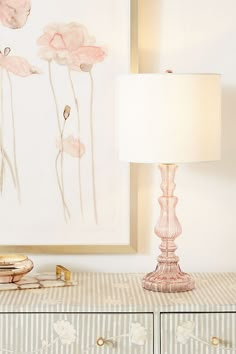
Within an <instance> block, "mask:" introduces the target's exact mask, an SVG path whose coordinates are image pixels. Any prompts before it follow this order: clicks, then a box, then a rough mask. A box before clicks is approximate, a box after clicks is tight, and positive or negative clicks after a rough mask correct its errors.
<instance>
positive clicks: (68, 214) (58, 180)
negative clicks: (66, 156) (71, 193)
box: [55, 151, 70, 222]
mask: <svg viewBox="0 0 236 354" xmlns="http://www.w3.org/2000/svg"><path fill="white" fill-rule="evenodd" d="M60 155H61V151H59V152H58V154H57V157H56V162H55V168H56V176H57V183H58V187H59V191H60V194H61V200H62V205H63V211H64V217H65V221H66V222H67V221H68V220H67V217H68V218H70V211H69V208H68V206H67V204H66V202H65V196H64V190H63V188H62V184H61V181H60V177H59V172H58V160H59V157H60Z"/></svg>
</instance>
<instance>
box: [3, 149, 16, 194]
mask: <svg viewBox="0 0 236 354" xmlns="http://www.w3.org/2000/svg"><path fill="white" fill-rule="evenodd" d="M2 153H3V157H4V159H5V160H6V163H7V165H8V167H9V170H10V172H11V176H12V181H13V184H14V187H15V188H17V185H16V178H15V174H14V168H13V166H12V164H11V160H10V158H9V156H8V155H7V152H6V151H5V150H4V149H2Z"/></svg>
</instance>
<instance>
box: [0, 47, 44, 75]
mask: <svg viewBox="0 0 236 354" xmlns="http://www.w3.org/2000/svg"><path fill="white" fill-rule="evenodd" d="M6 50H10V49H9V48H6V49H5V52H6ZM0 67H2V68H4V69H6V70H7V71H9V72H11V73H13V74H15V75H17V76H21V77H26V76H30V75H32V74H39V73H40V71H39V70H38V69H36V68H35V67H33V66H31V65H30V64H29V62H28V61H27V60H26V59H24V58H22V57H17V56H8V55H4V54H2V53H1V52H0Z"/></svg>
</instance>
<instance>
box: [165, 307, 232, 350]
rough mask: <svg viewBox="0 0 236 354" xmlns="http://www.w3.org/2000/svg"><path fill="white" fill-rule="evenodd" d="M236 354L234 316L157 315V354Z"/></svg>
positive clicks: (210, 314) (209, 314) (225, 314)
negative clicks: (159, 327)
mask: <svg viewBox="0 0 236 354" xmlns="http://www.w3.org/2000/svg"><path fill="white" fill-rule="evenodd" d="M213 353H217V354H226V353H228V354H230V353H235V354H236V313H222V312H220V313H182V314H181V313H171V314H170V313H166V314H161V354H213Z"/></svg>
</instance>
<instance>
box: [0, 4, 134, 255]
mask: <svg viewBox="0 0 236 354" xmlns="http://www.w3.org/2000/svg"><path fill="white" fill-rule="evenodd" d="M130 36H131V39H130V44H131V47H130V58H131V59H130V61H131V62H130V71H131V72H138V0H130ZM0 252H1V253H26V254H132V253H136V252H137V184H136V167H135V166H134V165H130V237H129V244H125V245H118V244H117V245H116V244H114V245H113V244H112V245H109V244H108V245H107V244H105V245H100V244H98V245H96V244H93V245H65V244H63V245H37V244H36V245H1V246H0Z"/></svg>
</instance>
